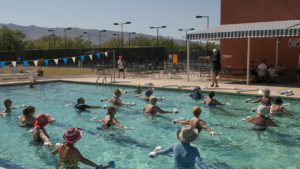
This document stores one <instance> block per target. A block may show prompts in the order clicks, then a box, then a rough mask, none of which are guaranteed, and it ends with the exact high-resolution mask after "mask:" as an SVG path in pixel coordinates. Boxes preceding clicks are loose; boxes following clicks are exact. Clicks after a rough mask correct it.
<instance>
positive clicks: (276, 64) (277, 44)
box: [275, 38, 279, 67]
mask: <svg viewBox="0 0 300 169" xmlns="http://www.w3.org/2000/svg"><path fill="white" fill-rule="evenodd" d="M278 46H279V38H276V60H275V67H278Z"/></svg>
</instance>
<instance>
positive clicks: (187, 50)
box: [186, 36, 190, 82]
mask: <svg viewBox="0 0 300 169" xmlns="http://www.w3.org/2000/svg"><path fill="white" fill-rule="evenodd" d="M186 39H187V43H186V57H187V59H186V62H187V63H186V73H187V81H188V82H189V81H190V39H189V38H188V36H186Z"/></svg>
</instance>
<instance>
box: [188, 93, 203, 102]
mask: <svg viewBox="0 0 300 169" xmlns="http://www.w3.org/2000/svg"><path fill="white" fill-rule="evenodd" d="M189 96H191V97H192V99H194V100H199V99H202V98H204V96H203V95H202V94H201V93H199V92H194V93H191V94H189Z"/></svg>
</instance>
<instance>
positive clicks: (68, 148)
mask: <svg viewBox="0 0 300 169" xmlns="http://www.w3.org/2000/svg"><path fill="white" fill-rule="evenodd" d="M81 137H82V131H81V129H80V128H76V127H70V128H68V129H67V130H66V132H65V133H64V136H63V138H64V140H65V143H64V144H62V145H60V146H58V147H57V148H56V149H54V150H53V151H52V155H56V154H57V153H59V162H58V165H57V166H58V167H59V169H67V168H74V169H76V168H77V169H79V167H78V162H79V161H80V162H82V163H83V164H85V165H88V166H91V167H96V168H98V165H97V164H95V163H94V162H92V161H90V160H88V159H86V158H84V157H83V156H82V155H81V153H80V151H79V150H78V149H77V148H76V147H75V146H74V144H75V143H76V142H77V141H78V140H79V139H81ZM108 167H109V166H103V168H108Z"/></svg>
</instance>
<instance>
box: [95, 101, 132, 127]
mask: <svg viewBox="0 0 300 169" xmlns="http://www.w3.org/2000/svg"><path fill="white" fill-rule="evenodd" d="M116 113H117V111H116V108H115V107H113V106H110V107H108V109H107V113H106V116H105V117H104V119H103V120H97V119H93V121H100V122H102V126H101V127H98V129H100V130H106V129H109V128H110V127H111V126H112V125H115V126H118V127H121V128H124V129H131V128H128V127H126V126H123V125H121V124H120V123H119V121H118V120H117V119H116V118H115V115H116Z"/></svg>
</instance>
